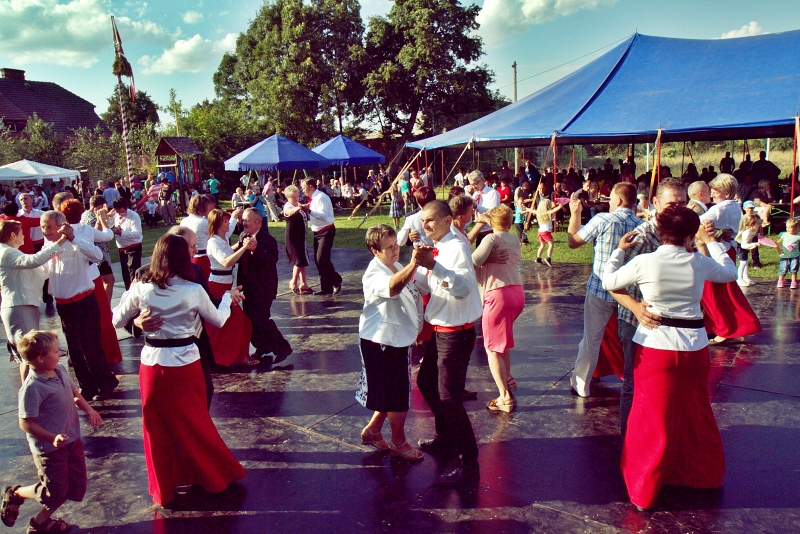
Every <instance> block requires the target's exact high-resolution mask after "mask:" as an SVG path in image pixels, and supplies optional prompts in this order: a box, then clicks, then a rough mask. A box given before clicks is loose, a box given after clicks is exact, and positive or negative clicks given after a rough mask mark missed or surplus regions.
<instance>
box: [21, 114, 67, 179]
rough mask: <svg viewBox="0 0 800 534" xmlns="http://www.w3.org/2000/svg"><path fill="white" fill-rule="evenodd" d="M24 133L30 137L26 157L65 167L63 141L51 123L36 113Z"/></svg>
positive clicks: (29, 120) (26, 147)
mask: <svg viewBox="0 0 800 534" xmlns="http://www.w3.org/2000/svg"><path fill="white" fill-rule="evenodd" d="M23 132H24V133H25V135H26V136H27V137H28V142H27V143H26V145H25V157H26V158H27V159H30V160H33V161H38V162H40V163H47V164H48V165H56V166H58V167H61V166H63V164H64V161H63V160H64V158H63V157H62V154H61V141H62V139H61V136H60V135H58V134H57V133H55V132H54V131H53V125H52V124H51V123H49V122H44V121H43V120H42V119H40V118H39V116H38V115H36V113H34V114H33V116H32V117H30V118H29V119H28V124H27V125H26V126H25V129H24V130H23Z"/></svg>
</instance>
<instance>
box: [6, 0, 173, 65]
mask: <svg viewBox="0 0 800 534" xmlns="http://www.w3.org/2000/svg"><path fill="white" fill-rule="evenodd" d="M110 15H111V11H110V4H109V1H108V0H70V1H68V2H66V3H59V2H58V0H10V1H8V0H0V55H2V56H7V57H10V58H13V59H12V62H13V63H14V64H15V65H25V64H30V63H44V64H55V65H66V66H71V67H84V68H88V67H90V66H91V65H93V64H94V63H96V62H97V61H98V57H99V55H100V53H101V52H104V51H107V50H110V49H112V48H113V42H112V40H111V19H110ZM117 26H118V28H119V31H120V34H121V35H122V39H123V45H124V44H125V43H127V42H130V41H132V40H141V41H146V42H149V43H155V44H158V45H161V46H164V47H166V46H170V45H171V44H172V43H173V42H174V40H175V37H173V36H170V35H169V33H168V32H167V31H166V30H164V29H163V28H161V27H159V26H158V25H157V24H155V23H153V22H150V21H146V20H145V21H134V20H131V19H130V18H128V17H117Z"/></svg>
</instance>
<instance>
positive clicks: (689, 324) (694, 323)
mask: <svg viewBox="0 0 800 534" xmlns="http://www.w3.org/2000/svg"><path fill="white" fill-rule="evenodd" d="M661 324H662V326H672V327H675V328H705V326H706V324H705V322H704V321H703V320H702V319H674V318H672V317H662V318H661Z"/></svg>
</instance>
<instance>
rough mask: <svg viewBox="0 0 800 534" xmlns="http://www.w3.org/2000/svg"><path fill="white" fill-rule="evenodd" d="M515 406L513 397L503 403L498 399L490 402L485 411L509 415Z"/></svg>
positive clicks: (515, 402)
mask: <svg viewBox="0 0 800 534" xmlns="http://www.w3.org/2000/svg"><path fill="white" fill-rule="evenodd" d="M516 405H517V401H515V400H514V398H513V397H512V398H510V399H508V400H507V401H504V400H503V399H501V398H499V397H498V398H496V399H492V400H490V401H489V402H488V403H487V404H486V409H487V410H489V411H490V412H505V413H511V412H513V411H514V407H515V406H516Z"/></svg>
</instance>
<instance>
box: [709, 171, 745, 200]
mask: <svg viewBox="0 0 800 534" xmlns="http://www.w3.org/2000/svg"><path fill="white" fill-rule="evenodd" d="M708 187H710V188H712V189H716V190H717V191H719V192H720V193H722V194H724V195H725V196H726V197H728V198H729V199H731V198H733V197H734V195H736V191H737V190H738V189H739V182H737V181H736V178H734V177H733V176H731V175H730V174H725V173H722V174H718V175H717V176H716V177H715V178H714V179H713V180H711V181H710V182H708Z"/></svg>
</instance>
